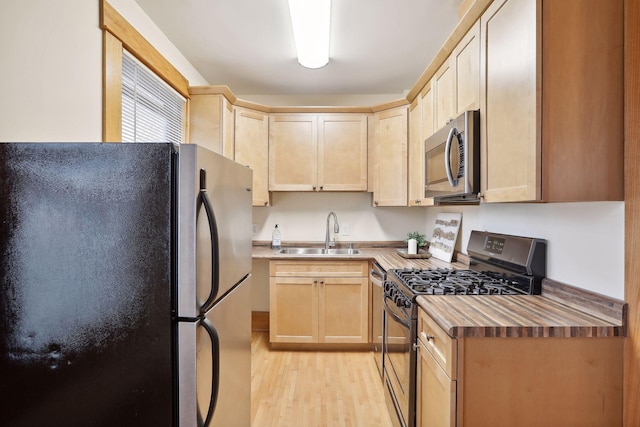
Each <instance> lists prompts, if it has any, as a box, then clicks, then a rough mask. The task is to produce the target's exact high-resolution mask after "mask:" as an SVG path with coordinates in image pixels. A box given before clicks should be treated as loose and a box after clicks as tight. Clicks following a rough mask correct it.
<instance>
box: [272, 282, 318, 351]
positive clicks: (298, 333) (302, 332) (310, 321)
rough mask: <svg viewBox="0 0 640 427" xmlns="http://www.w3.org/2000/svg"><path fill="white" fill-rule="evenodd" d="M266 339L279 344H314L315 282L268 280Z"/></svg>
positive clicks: (316, 311)
mask: <svg viewBox="0 0 640 427" xmlns="http://www.w3.org/2000/svg"><path fill="white" fill-rule="evenodd" d="M269 299H270V305H271V307H270V311H269V339H270V341H271V342H279V343H287V342H289V343H290V342H294V343H315V342H318V280H317V279H314V278H311V277H270V278H269Z"/></svg>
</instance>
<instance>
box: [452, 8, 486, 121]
mask: <svg viewBox="0 0 640 427" xmlns="http://www.w3.org/2000/svg"><path fill="white" fill-rule="evenodd" d="M452 60H453V61H454V62H455V75H456V79H455V84H456V98H455V99H456V104H455V110H456V113H455V116H456V117H457V116H459V115H460V114H462V113H463V112H464V111H467V110H477V109H478V108H480V21H478V22H476V24H475V25H474V26H473V27H471V29H470V30H469V32H468V33H467V34H466V35H465V36H464V38H463V39H462V40H461V41H460V43H458V46H456V48H455V49H454V51H453V55H452Z"/></svg>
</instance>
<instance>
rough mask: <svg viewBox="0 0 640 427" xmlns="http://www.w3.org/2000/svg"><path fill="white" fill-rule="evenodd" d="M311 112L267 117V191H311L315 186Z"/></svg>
mask: <svg viewBox="0 0 640 427" xmlns="http://www.w3.org/2000/svg"><path fill="white" fill-rule="evenodd" d="M317 127H318V123H317V117H316V115H315V114H292V115H271V116H270V117H269V191H314V190H315V189H316V188H317V176H318V173H317V163H318V162H317V157H318V150H317V134H318V129H317Z"/></svg>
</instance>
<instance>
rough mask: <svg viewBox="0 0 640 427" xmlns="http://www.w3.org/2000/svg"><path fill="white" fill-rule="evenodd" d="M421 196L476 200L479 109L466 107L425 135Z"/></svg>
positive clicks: (438, 199)
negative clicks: (428, 134)
mask: <svg viewBox="0 0 640 427" xmlns="http://www.w3.org/2000/svg"><path fill="white" fill-rule="evenodd" d="M424 145H425V161H424V167H425V174H424V177H425V185H424V196H425V197H426V198H430V197H432V198H433V199H434V202H435V203H436V204H445V203H478V202H479V198H478V194H479V193H480V112H479V111H478V110H475V111H465V112H464V114H462V115H460V116H459V117H458V118H456V119H453V120H451V121H450V122H449V123H447V125H446V126H445V127H443V128H442V129H440V130H438V131H437V132H436V133H434V134H433V135H432V136H430V137H429V138H427V139H425V141H424Z"/></svg>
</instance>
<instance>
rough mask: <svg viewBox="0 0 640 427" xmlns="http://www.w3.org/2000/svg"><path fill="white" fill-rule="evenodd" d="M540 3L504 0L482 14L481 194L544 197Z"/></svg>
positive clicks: (505, 197) (511, 198) (499, 197)
mask: <svg viewBox="0 0 640 427" xmlns="http://www.w3.org/2000/svg"><path fill="white" fill-rule="evenodd" d="M538 4H539V3H538V2H536V1H517V0H506V1H505V0H499V1H495V2H494V3H492V4H491V6H490V7H489V8H488V9H487V11H486V12H485V13H484V14H483V15H482V18H481V21H480V22H481V39H482V43H481V60H482V64H481V79H482V83H483V84H482V88H483V92H484V93H483V96H482V99H483V102H484V103H485V106H484V108H483V110H484V114H481V121H482V123H481V130H480V132H481V135H482V136H481V144H482V148H481V162H480V163H481V168H482V169H481V170H482V179H481V182H482V184H481V185H482V194H483V196H484V201H486V202H501V201H528V200H538V199H540V173H539V171H540V150H541V140H540V120H539V118H540V110H539V105H540V104H539V102H538V96H540V83H539V76H538V63H537V62H536V58H537V52H538V44H539V34H538V33H537V31H536V23H537V17H538V13H539V10H538Z"/></svg>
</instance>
